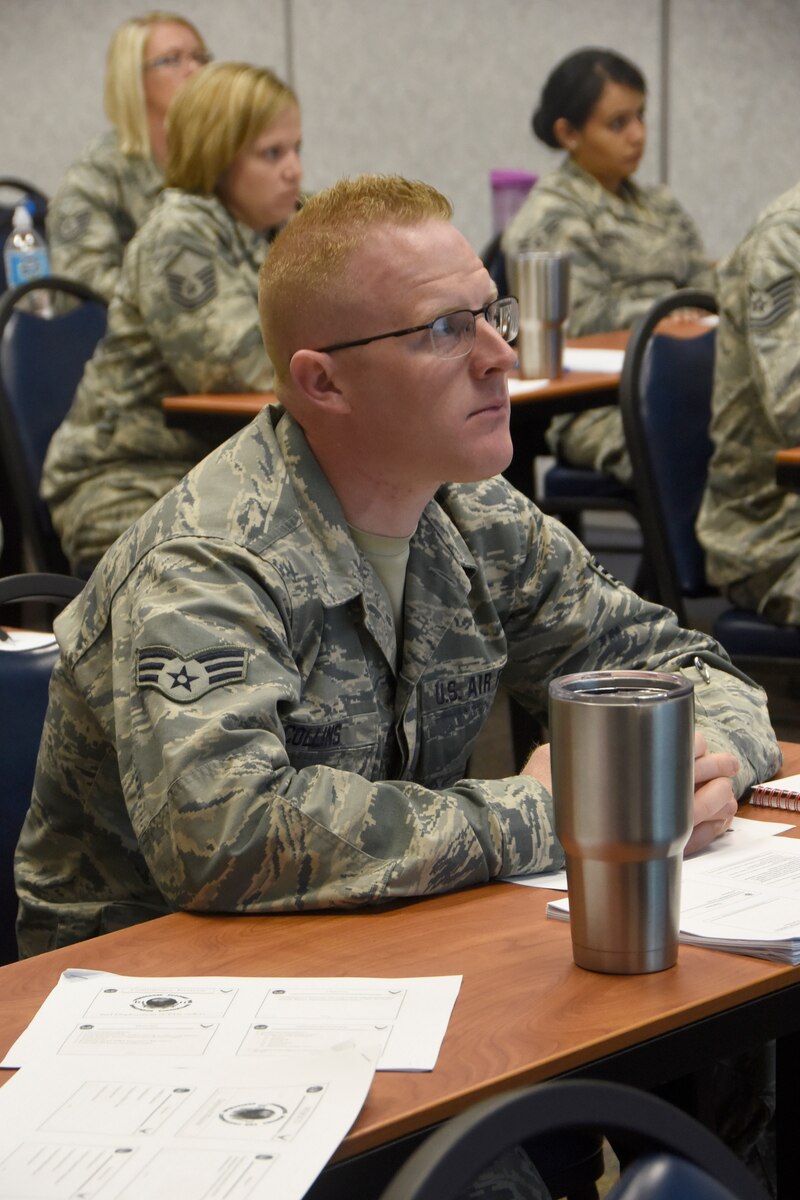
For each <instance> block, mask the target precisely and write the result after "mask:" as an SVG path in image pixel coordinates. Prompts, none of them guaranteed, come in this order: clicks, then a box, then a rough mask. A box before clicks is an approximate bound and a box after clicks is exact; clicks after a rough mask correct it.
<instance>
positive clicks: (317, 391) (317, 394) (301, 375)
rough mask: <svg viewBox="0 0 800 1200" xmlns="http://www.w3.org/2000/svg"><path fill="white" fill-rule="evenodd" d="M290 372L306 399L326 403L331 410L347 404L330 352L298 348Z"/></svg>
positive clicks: (290, 363)
mask: <svg viewBox="0 0 800 1200" xmlns="http://www.w3.org/2000/svg"><path fill="white" fill-rule="evenodd" d="M289 372H290V374H291V377H292V382H293V383H294V385H295V387H296V388H297V389H298V390H299V391H300V392H301V393H302V395H303V396H304V397H305V398H306V400H310V401H311V402H312V403H313V404H324V405H325V407H326V408H327V409H328V410H329V411H334V410H336V409H340V408H342V407H344V406H345V401H344V397H343V395H342V392H341V389H340V388H339V386H338V382H337V372H336V369H335V364H334V361H333V358H332V357H331V355H330V354H324V353H323V352H322V351H321V350H297V351H296V352H295V353H294V354H293V355H292V358H291V361H290V362H289Z"/></svg>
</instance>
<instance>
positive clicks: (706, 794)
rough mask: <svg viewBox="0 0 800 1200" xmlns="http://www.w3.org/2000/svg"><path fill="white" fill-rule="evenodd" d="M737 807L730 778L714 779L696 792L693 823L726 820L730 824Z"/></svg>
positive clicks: (700, 823)
mask: <svg viewBox="0 0 800 1200" xmlns="http://www.w3.org/2000/svg"><path fill="white" fill-rule="evenodd" d="M737 807H738V806H737V804H736V797H735V796H734V794H733V789H732V788H731V785H730V780H728V779H712V781H711V782H710V783H706V784H703V786H702V787H699V788H698V789H697V791H696V792H695V794H694V801H693V805H692V814H693V823H694V824H695V825H702V824H704V823H705V822H706V821H725V822H726V823H727V824H730V822H731V820H732V819H733V817H735V816H736V811H737Z"/></svg>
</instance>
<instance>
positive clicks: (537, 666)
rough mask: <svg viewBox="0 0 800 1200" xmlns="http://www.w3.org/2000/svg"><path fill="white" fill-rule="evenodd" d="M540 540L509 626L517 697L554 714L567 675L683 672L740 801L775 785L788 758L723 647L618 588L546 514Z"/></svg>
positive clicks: (510, 671)
mask: <svg viewBox="0 0 800 1200" xmlns="http://www.w3.org/2000/svg"><path fill="white" fill-rule="evenodd" d="M532 532H533V542H532V549H531V554H530V560H529V571H528V573H527V574H526V576H525V577H524V578H523V579H522V580H521V583H520V591H519V595H518V596H517V598H516V599H515V604H514V611H513V613H512V615H511V616H510V618H509V621H508V626H507V628H508V635H509V645H510V646H511V647H513V653H512V652H511V651H510V653H509V666H508V668H507V671H506V674H505V675H504V680H505V682H507V684H508V687H509V689H510V691H511V692H512V693H513V694H515V695H516V696H517V697H518V698H519V699H520V701H521V702H522V703H523V704H525V705H526V706H528V707H529V708H531V709H532V710H533V711H543V710H545V711H546V705H547V688H548V685H549V682H550V680H551V679H553V678H556V677H557V676H559V675H567V674H570V673H572V672H576V671H595V670H612V669H619V668H621V667H628V668H633V669H636V670H653V671H669V672H676V673H678V674H681V675H683V676H685V677H686V678H687V679H689V680H690V681H691V682H692V684H693V685H694V696H695V715H696V724H697V728H698V730H700V731H701V732H702V733H703V734H704V736H705V738H706V740H707V742H708V745H709V748H710V749H711V750H712V751H722V750H727V751H730V752H731V753H733V754H735V755H736V757H737V758H738V759H739V761H740V764H741V767H740V771H739V773H738V775H737V776H736V779H735V780H734V788H735V791H736V795H737V796H738V797H740V798H741V797H742V796H743V795H744V794H745V793H746V791H747V789H748V788H749V787H750V786H751V785H752V784H753V783H755V782H758V781H760V780H764V779H769V778H771V777H772V775H774V773H775V771H776V770H777V769H778V767H779V766H780V762H781V757H780V750H779V749H778V745H777V742H776V740H775V734H774V732H773V730H772V726H771V724H770V720H769V713H768V710H767V702H766V696H765V694H764V692H763V690H762V689H761V688H760V687H758V686H757V685H756V684H755V683H753V682H752V680H750V679H748V678H747V676H745V675H743V674H742V672H741V671H739V670H738V669H737V668H736V667H734V666H733V665H732V664H731V662H730V661H729V659H728V657H727V655H726V653H725V651H724V650H723V649H722V648H721V646H719V644H718V643H717V642H715V641H714V640H713V638H711V637H709V636H707V635H706V634H703V633H699V632H697V631H695V630H686V629H682V628H681V627H680V626H679V625H678V622H677V619H676V617H675V615H674V613H672V612H670V611H669V610H668V609H666V608H662V607H660V606H658V605H654V604H650V603H648V602H646V601H644V600H642V599H641V598H640V597H639V596H637V595H636V594H635V593H634V592H632V591H630V590H629V589H628V588H626V587H625V586H624V585H623V584H621V583H619V582H618V581H617V580H615V579H613V578H612V576H610V575H609V574H608V572H607V571H605V570H604V569H603V568H602V567H601V566H599V565H598V564H597V563H596V562H595V561H594V560H593V559H592V558H591V557H590V555H589V554H588V552H587V551H586V549H585V548H584V546H583V545H582V544H581V543H580V542H579V541H578V539H577V538H575V537H574V536H573V535H572V534H571V533H570V532H569V531H568V530H566V529H565V528H564V527H563V526H562V525H560V524H559V523H558V522H557V521H554V520H552V519H550V518H549V517H542V516H541V514H539V515H538V517H537V518H535V519H534V521H533V523H532ZM532 607H533V608H535V610H536V614H537V615H536V622H535V625H532V624H531V621H530V612H531V608H532ZM695 660H699V663H700V665H699V667H698V665H697V664H696V662H695Z"/></svg>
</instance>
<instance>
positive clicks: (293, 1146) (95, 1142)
mask: <svg viewBox="0 0 800 1200" xmlns="http://www.w3.org/2000/svg"><path fill="white" fill-rule="evenodd" d="M373 1073H374V1060H373V1059H371V1058H370V1056H369V1055H365V1054H364V1053H363V1052H362V1051H360V1050H358V1049H357V1048H355V1047H353V1046H344V1047H342V1048H340V1049H339V1050H326V1051H324V1052H319V1053H314V1054H313V1055H310V1054H297V1055H293V1056H292V1057H291V1058H286V1059H283V1060H281V1059H278V1058H275V1059H270V1060H269V1061H268V1062H266V1063H265V1062H264V1061H262V1060H249V1061H245V1060H236V1061H234V1062H231V1061H226V1062H219V1061H218V1062H206V1063H203V1064H202V1067H201V1068H198V1067H192V1068H187V1067H179V1066H178V1067H176V1066H166V1065H164V1064H161V1063H158V1062H146V1061H142V1060H140V1059H104V1060H94V1061H83V1062H79V1063H75V1062H74V1061H71V1062H53V1061H48V1062H46V1063H39V1064H37V1065H34V1066H29V1067H26V1068H25V1069H24V1070H22V1071H20V1072H19V1073H18V1074H17V1075H15V1076H14V1077H13V1078H12V1079H10V1080H9V1081H8V1083H7V1084H6V1085H5V1087H3V1088H0V1197H4V1196H6V1197H13V1198H14V1200H43V1198H44V1197H46V1198H47V1200H74V1198H75V1197H84V1198H86V1200H89V1198H91V1200H141V1197H143V1196H146V1197H147V1198H148V1200H162V1198H163V1200H174V1197H175V1196H180V1197H184V1198H189V1197H191V1200H206V1198H207V1200H212V1198H216V1200H218V1198H220V1197H222V1196H224V1197H225V1198H226V1200H249V1198H251V1197H257V1196H258V1197H260V1196H269V1197H270V1200H300V1197H302V1196H303V1195H304V1194H305V1192H306V1191H307V1190H308V1188H309V1186H310V1185H311V1183H312V1182H313V1181H314V1179H315V1178H316V1177H317V1175H318V1174H319V1173H320V1171H321V1170H322V1168H323V1167H324V1166H325V1164H326V1162H327V1161H328V1159H329V1158H330V1156H331V1154H333V1152H334V1150H335V1149H336V1147H337V1146H338V1145H339V1143H340V1142H341V1141H342V1139H343V1138H344V1137H345V1135H346V1133H347V1131H348V1130H349V1128H350V1126H351V1125H352V1124H353V1121H354V1120H355V1119H356V1117H357V1115H358V1113H359V1111H360V1110H361V1107H362V1105H363V1103H364V1100H365V1098H366V1095H367V1092H368V1091H369V1087H370V1084H371V1082H372V1078H373Z"/></svg>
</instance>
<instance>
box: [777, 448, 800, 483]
mask: <svg viewBox="0 0 800 1200" xmlns="http://www.w3.org/2000/svg"><path fill="white" fill-rule="evenodd" d="M775 478H776V480H777V482H778V483H779V484H780V486H781V487H785V488H792V490H793V491H796V492H797V491H800V446H794V447H793V448H792V449H791V450H779V451H778V453H777V454H776V455H775Z"/></svg>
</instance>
